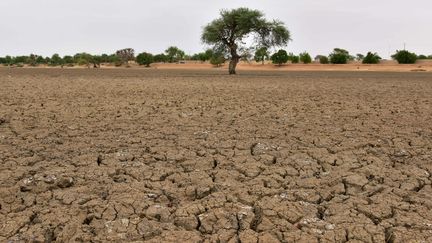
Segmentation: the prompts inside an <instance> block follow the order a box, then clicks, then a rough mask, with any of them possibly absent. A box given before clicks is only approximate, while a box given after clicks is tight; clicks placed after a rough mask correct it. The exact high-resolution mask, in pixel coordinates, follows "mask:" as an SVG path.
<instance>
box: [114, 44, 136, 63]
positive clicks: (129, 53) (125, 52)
mask: <svg viewBox="0 0 432 243" xmlns="http://www.w3.org/2000/svg"><path fill="white" fill-rule="evenodd" d="M116 55H117V57H118V60H119V61H121V62H122V63H124V64H126V65H127V66H129V61H133V60H135V50H134V49H132V48H125V49H121V50H118V51H116Z"/></svg>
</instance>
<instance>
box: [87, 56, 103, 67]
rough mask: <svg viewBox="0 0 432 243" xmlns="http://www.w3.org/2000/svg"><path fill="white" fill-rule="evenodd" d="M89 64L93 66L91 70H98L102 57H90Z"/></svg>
mask: <svg viewBox="0 0 432 243" xmlns="http://www.w3.org/2000/svg"><path fill="white" fill-rule="evenodd" d="M90 63H91V64H93V68H100V65H101V63H102V56H100V55H90Z"/></svg>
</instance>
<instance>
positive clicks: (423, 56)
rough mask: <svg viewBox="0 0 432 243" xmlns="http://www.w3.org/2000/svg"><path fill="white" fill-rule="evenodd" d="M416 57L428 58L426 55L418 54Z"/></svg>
mask: <svg viewBox="0 0 432 243" xmlns="http://www.w3.org/2000/svg"><path fill="white" fill-rule="evenodd" d="M417 59H428V57H427V56H426V55H418V57H417Z"/></svg>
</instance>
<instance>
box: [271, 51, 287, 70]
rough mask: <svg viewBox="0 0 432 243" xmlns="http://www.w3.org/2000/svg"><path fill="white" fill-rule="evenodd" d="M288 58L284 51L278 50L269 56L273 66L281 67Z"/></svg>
mask: <svg viewBox="0 0 432 243" xmlns="http://www.w3.org/2000/svg"><path fill="white" fill-rule="evenodd" d="M288 59H289V56H288V53H287V52H286V51H285V50H279V51H278V52H276V53H274V54H273V55H272V56H271V60H272V62H273V64H278V65H279V66H281V65H282V64H284V63H286V62H288Z"/></svg>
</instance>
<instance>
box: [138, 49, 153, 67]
mask: <svg viewBox="0 0 432 243" xmlns="http://www.w3.org/2000/svg"><path fill="white" fill-rule="evenodd" d="M136 61H137V63H138V64H139V65H146V67H150V64H152V63H153V55H152V54H151V53H147V52H143V53H140V54H139V55H138V56H137V57H136Z"/></svg>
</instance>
